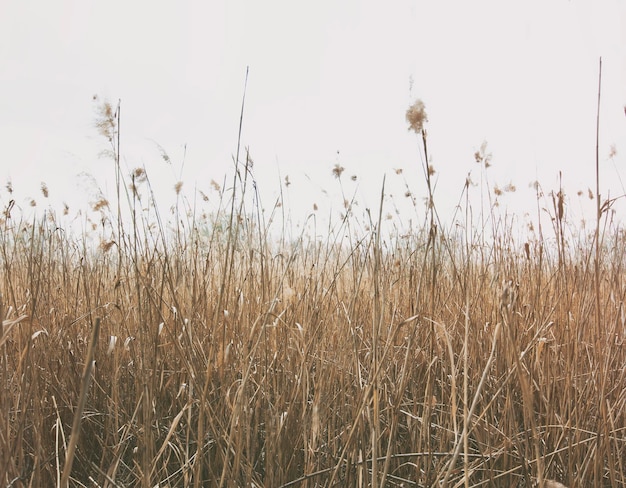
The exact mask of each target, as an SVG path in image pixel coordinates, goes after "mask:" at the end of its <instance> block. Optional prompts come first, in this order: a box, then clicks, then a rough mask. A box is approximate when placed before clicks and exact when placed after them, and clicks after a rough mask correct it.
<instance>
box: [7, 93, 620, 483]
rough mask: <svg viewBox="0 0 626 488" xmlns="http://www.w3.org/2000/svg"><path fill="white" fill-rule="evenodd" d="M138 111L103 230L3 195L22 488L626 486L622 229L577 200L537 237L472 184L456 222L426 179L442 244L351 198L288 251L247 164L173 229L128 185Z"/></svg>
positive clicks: (429, 225)
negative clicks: (577, 218) (213, 203)
mask: <svg viewBox="0 0 626 488" xmlns="http://www.w3.org/2000/svg"><path fill="white" fill-rule="evenodd" d="M412 110H413V112H411V111H410V113H408V114H407V119H408V120H409V122H410V123H411V124H412V125H413V129H414V130H415V131H416V132H417V133H418V135H419V143H420V147H421V148H422V154H423V153H424V152H425V151H426V147H427V146H426V133H425V132H424V130H423V127H422V124H423V123H424V122H425V121H426V119H425V114H424V113H423V104H422V105H421V106H419V105H416V106H414V107H413V108H412ZM419 110H421V111H422V115H421V116H420V115H419V114H416V113H415V111H419ZM117 115H119V113H118V114H116V113H115V110H113V109H112V108H111V107H110V106H107V105H104V109H103V111H102V112H101V114H100V117H101V118H100V119H99V121H100V122H99V128H100V130H101V132H103V134H105V135H106V136H107V139H108V140H109V142H110V143H111V146H110V147H111V155H112V159H113V162H114V166H115V172H116V177H117V181H118V187H117V188H118V193H117V196H115V195H113V196H111V197H110V200H111V202H114V203H110V202H109V201H106V200H104V199H100V201H98V202H97V203H95V204H94V206H93V209H92V210H94V212H95V215H98V216H99V220H96V224H95V225H94V228H93V229H90V230H89V232H85V234H84V235H81V236H79V237H75V235H76V234H74V233H72V232H70V230H69V229H65V228H64V226H65V225H66V224H65V222H66V221H65V220H64V217H63V216H58V215H56V214H55V213H54V212H51V211H47V212H46V213H45V214H44V215H40V216H39V217H38V218H35V219H34V220H32V221H30V220H29V221H24V220H22V217H21V214H20V210H19V209H18V208H17V207H15V206H13V204H12V203H10V202H9V201H8V200H5V201H3V206H4V214H3V216H2V227H1V232H0V264H1V275H0V291H1V292H2V303H1V304H0V307H1V308H0V310H1V313H2V317H1V319H2V323H3V328H2V334H1V336H0V337H1V338H0V352H1V357H0V380H1V381H0V384H1V385H2V386H1V388H2V393H1V395H0V411H1V412H2V418H3V421H2V425H1V427H0V473H1V479H0V483H1V484H2V485H3V486H13V487H18V486H54V485H64V486H65V485H67V484H69V485H70V486H88V487H92V486H107V487H114V486H119V487H122V486H144V487H154V486H171V487H174V486H176V487H186V486H196V487H198V486H229V487H230V486H242V487H243V486H245V487H261V486H265V487H279V486H297V487H316V486H380V487H382V486H405V487H408V486H507V487H508V486H520V487H521V486H525V487H530V486H535V485H536V484H539V485H542V486H552V487H554V486H559V485H558V484H557V480H558V481H559V482H561V483H563V484H564V485H566V486H570V487H573V486H623V485H624V484H626V440H625V439H626V369H625V368H624V365H625V364H626V347H625V346H624V339H625V335H626V325H625V320H626V319H625V318H626V310H625V309H624V298H625V294H626V272H625V271H626V270H625V269H624V267H625V266H626V263H625V262H624V260H625V257H626V239H625V238H624V235H623V233H622V231H621V230H620V229H619V228H617V227H616V226H615V225H613V224H611V222H610V221H607V220H606V219H607V216H608V213H607V212H602V213H601V215H600V218H599V220H598V222H599V223H600V227H599V232H598V233H597V235H591V236H586V235H583V234H581V233H580V232H579V231H577V230H576V229H575V228H574V227H573V226H572V225H570V224H569V223H568V222H567V221H566V219H565V212H564V210H563V208H564V205H565V204H566V203H565V201H564V196H563V193H562V192H559V193H555V194H554V196H553V200H552V206H551V207H550V208H551V209H552V212H551V214H552V223H553V227H552V228H551V229H543V230H542V229H540V228H537V229H536V230H535V231H534V232H530V231H529V232H528V237H525V238H524V239H523V240H520V239H519V238H517V237H515V236H518V235H519V232H518V231H517V230H514V229H513V224H512V223H511V220H510V219H509V218H508V217H507V215H506V214H505V215H501V214H499V213H498V209H497V208H495V207H494V205H490V206H489V205H486V207H485V208H486V211H485V212H480V213H479V212H476V214H477V215H479V216H478V217H475V218H474V219H475V220H476V221H473V217H472V216H471V215H472V213H471V212H470V204H469V203H467V200H466V199H465V197H466V196H467V192H470V191H483V192H485V195H486V197H492V196H493V197H495V195H493V194H492V193H493V192H492V191H491V190H489V188H488V187H487V186H483V187H482V188H480V189H478V190H472V188H471V186H470V185H469V182H468V185H467V186H466V188H465V190H464V194H463V196H462V198H461V200H460V202H461V205H460V213H459V215H457V216H456V223H457V225H455V226H454V227H451V228H446V227H445V226H444V225H442V224H441V222H440V221H439V218H438V216H437V212H436V205H435V197H434V196H433V191H432V186H431V183H430V176H431V175H432V174H433V170H432V168H431V166H430V165H428V164H424V165H423V166H424V177H425V180H426V184H427V191H428V197H427V203H428V205H426V216H425V219H424V225H423V226H422V227H421V228H417V229H413V230H412V232H410V233H407V234H403V235H399V233H397V232H394V231H393V230H387V231H385V232H382V229H383V228H384V226H385V222H386V221H385V219H384V215H385V214H384V213H382V212H381V213H380V214H378V212H375V213H374V212H372V214H371V215H369V216H368V215H366V216H364V217H362V218H360V217H357V216H355V215H354V213H352V212H350V208H349V203H348V211H347V212H346V215H345V216H344V218H343V219H339V220H338V221H336V222H333V223H332V224H331V226H330V227H329V228H328V229H327V231H326V234H327V237H325V238H323V239H320V238H316V237H308V233H307V232H303V233H302V235H300V236H288V235H287V233H286V232H282V233H279V235H278V237H277V235H276V234H277V233H276V232H275V227H276V225H275V223H276V221H277V219H278V217H277V215H279V213H277V215H273V216H272V218H271V219H270V218H268V220H266V216H265V214H264V213H263V212H262V211H261V210H260V209H259V206H258V205H252V204H251V203H250V202H251V201H255V200H253V199H251V198H250V194H251V192H253V186H252V184H251V178H252V170H253V168H251V167H250V165H249V164H248V163H246V160H247V158H243V159H244V161H243V162H242V163H240V164H239V165H237V171H235V174H234V175H233V178H232V180H231V181H232V184H230V183H229V184H228V185H226V188H222V187H220V186H219V185H217V184H214V186H215V188H214V189H213V190H212V191H211V192H209V193H210V195H209V196H206V195H205V197H206V198H211V199H214V200H215V199H217V200H218V201H219V208H218V209H217V210H216V211H215V212H213V213H211V214H209V215H205V216H203V215H202V214H201V212H200V211H196V210H195V207H194V206H193V205H190V204H189V203H188V200H186V199H185V198H184V197H183V194H184V191H185V189H184V187H183V188H181V186H180V185H177V186H176V191H175V192H173V193H175V198H176V199H177V200H176V201H177V204H176V205H175V206H174V207H173V208H172V212H171V213H169V214H168V215H170V216H171V218H168V217H167V216H165V215H161V214H160V213H159V211H158V208H159V207H158V205H156V203H155V201H154V200H153V195H152V194H151V189H150V181H149V179H148V175H147V174H146V173H145V172H144V171H143V170H138V171H135V172H133V173H132V174H131V175H124V174H123V173H122V171H121V170H120V164H119V145H118V144H117V141H118V140H117V138H116V135H118V134H117V132H116V130H117V122H118V119H117V118H116V117H117ZM476 159H477V162H478V163H480V165H481V167H482V171H487V165H488V163H489V161H488V159H489V157H488V155H487V154H486V148H485V147H483V148H482V150H481V151H479V152H478V153H477V155H476ZM237 160H239V157H238V156H237ZM425 160H426V161H428V159H427V156H426V159H425ZM477 167H478V166H477ZM339 169H342V168H339V167H337V168H336V169H335V176H336V177H337V178H338V179H339V183H338V184H340V181H341V171H339ZM329 171H330V170H329ZM10 190H11V191H12V189H10ZM42 190H43V188H42ZM50 191H53V188H50ZM383 191H384V190H383ZM47 192H48V188H47V187H46V189H45V193H47ZM9 198H10V195H9ZM485 200H488V198H486V199H485ZM547 201H548V203H549V202H550V200H549V199H548V200H547ZM463 202H466V203H465V204H464V203H463ZM381 205H382V199H381ZM277 208H279V207H277ZM272 220H273V222H274V223H272ZM272 226H273V227H272ZM270 227H271V229H270ZM388 227H390V228H392V226H389V225H388ZM363 229H366V230H363ZM318 231H319V230H318ZM318 233H319V232H318ZM313 235H315V234H313ZM94 242H99V243H100V244H99V245H97V246H96V245H94Z"/></svg>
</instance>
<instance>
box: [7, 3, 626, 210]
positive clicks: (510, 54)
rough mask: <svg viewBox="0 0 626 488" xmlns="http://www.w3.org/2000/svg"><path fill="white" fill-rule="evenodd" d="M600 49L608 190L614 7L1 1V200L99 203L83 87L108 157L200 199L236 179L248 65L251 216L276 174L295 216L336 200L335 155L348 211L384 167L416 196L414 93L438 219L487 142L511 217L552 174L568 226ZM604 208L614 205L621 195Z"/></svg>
mask: <svg viewBox="0 0 626 488" xmlns="http://www.w3.org/2000/svg"><path fill="white" fill-rule="evenodd" d="M600 56H602V59H603V85H602V97H603V101H602V121H601V131H602V134H601V146H600V158H601V168H602V187H603V188H602V191H603V193H605V195H606V194H609V192H610V194H611V195H612V196H618V195H619V194H622V193H624V188H623V186H622V184H621V179H626V157H625V156H626V116H625V113H624V105H626V4H625V3H624V2H621V1H617V0H613V1H611V0H605V1H602V2H598V1H591V0H589V1H582V0H578V1H576V0H571V1H565V0H561V1H557V0H554V1H549V2H548V1H544V0H541V1H539V0H537V1H535V0H531V1H526V2H508V1H482V0H479V1H473V2H465V1H463V2H461V1H458V2H427V1H419V0H398V1H390V2H378V1H370V0H365V1H355V0H346V1H341V2H337V1H334V0H322V1H317V2H300V1H293V0H291V1H274V0H272V1H267V2H258V1H234V0H231V1H228V0H213V1H209V2H191V1H189V2H165V1H156V2H155V1H150V2H148V1H133V2H127V1H117V0H109V1H106V2H102V1H99V2H97V1H84V0H82V1H70V0H62V1H57V2H45V1H32V0H31V1H23V0H20V1H16V0H3V1H2V2H1V3H0V83H1V84H0V86H1V87H2V90H1V92H0V146H1V147H2V153H1V154H2V156H1V159H0V183H1V187H0V198H1V201H2V202H3V203H4V204H6V202H7V201H8V198H9V195H8V194H7V192H6V190H5V188H4V187H5V183H6V182H7V181H9V180H10V181H11V182H12V184H13V187H14V189H15V194H14V198H16V201H17V203H18V204H19V205H20V206H24V207H26V206H27V203H26V202H28V201H29V200H30V197H34V198H36V200H37V201H38V208H39V207H41V206H44V207H45V205H57V203H56V202H60V201H67V202H69V203H70V205H71V206H73V207H75V206H77V205H80V202H82V201H85V200H88V199H89V198H90V196H89V195H90V194H92V195H93V190H92V189H87V190H80V187H81V186H82V187H83V188H85V185H86V183H85V181H87V179H86V178H85V176H84V174H90V175H93V177H94V178H95V180H96V181H97V183H98V184H99V185H100V186H101V187H102V189H103V191H104V192H105V193H107V194H108V195H109V196H110V198H111V199H112V198H113V187H112V183H111V182H112V181H113V168H112V164H111V162H110V161H108V160H106V159H103V158H101V157H99V156H98V155H99V152H100V151H101V150H102V149H103V148H104V147H105V144H104V141H103V140H102V138H101V137H99V136H98V135H97V132H96V130H95V129H94V127H93V123H94V113H95V112H94V102H93V101H92V96H93V95H98V96H99V97H100V99H101V100H102V99H108V100H110V101H111V102H112V103H113V104H116V103H117V101H118V100H119V99H121V103H122V112H121V114H122V156H123V161H122V164H123V167H124V168H128V170H130V169H132V168H135V167H139V166H145V168H146V169H147V171H148V173H149V175H150V177H151V178H152V180H153V181H154V184H155V187H156V188H157V190H158V194H157V198H159V199H161V200H162V201H163V202H164V204H169V202H172V201H173V199H174V190H173V185H174V182H175V181H177V180H178V179H181V180H183V181H184V189H185V191H186V194H187V195H189V196H191V195H193V189H194V187H197V188H199V189H201V190H202V191H204V192H205V193H210V189H211V185H210V181H211V179H213V180H216V181H218V182H220V183H221V182H222V181H223V178H224V176H225V175H226V174H230V173H231V172H232V159H233V156H234V154H235V151H236V143H237V130H238V122H239V114H240V108H241V99H242V94H243V89H244V79H245V72H246V67H247V66H249V69H250V71H249V78H248V85H247V94H246V107H245V114H244V124H243V145H244V147H249V149H250V152H251V154H252V157H253V159H254V163H255V165H254V175H255V178H256V180H257V183H258V188H259V190H260V193H261V197H262V199H263V204H264V206H265V207H266V208H268V207H271V206H272V204H273V202H274V199H275V197H276V195H277V192H278V188H279V184H280V183H281V181H283V182H284V178H285V176H288V177H289V180H290V182H291V185H290V186H289V187H288V188H285V187H284V186H283V190H285V191H286V193H285V198H287V200H288V202H287V203H288V205H289V208H290V209H291V212H292V214H294V219H303V218H304V217H305V216H306V215H307V214H308V213H310V212H312V210H313V204H317V205H318V208H320V209H322V210H320V211H324V212H326V211H327V208H328V207H329V206H332V207H333V208H337V209H338V207H340V206H341V205H340V202H341V200H339V201H337V200H336V199H337V196H338V195H339V194H340V189H339V184H338V182H337V181H336V180H334V179H333V177H332V168H333V166H334V165H335V164H340V165H341V166H343V167H345V173H344V175H343V177H342V184H343V190H344V192H345V194H346V196H352V194H353V193H354V194H356V199H357V201H358V202H359V206H360V208H366V207H370V208H373V209H377V207H378V203H379V195H380V188H381V184H382V180H383V175H386V176H387V185H388V186H387V191H388V193H390V194H393V195H394V197H395V202H396V204H398V205H406V204H407V203H408V200H409V199H407V198H405V197H404V193H405V187H404V185H405V182H406V183H408V185H409V188H410V190H411V191H412V192H413V194H414V195H415V196H416V198H418V200H419V199H421V198H422V197H423V196H424V195H425V193H424V192H425V189H424V182H423V180H424V178H423V176H422V169H421V161H420V157H419V152H418V140H417V138H416V136H415V135H414V134H412V133H410V132H408V131H407V123H406V121H405V118H404V117H405V112H406V109H407V108H408V106H409V105H410V104H411V103H412V102H413V101H414V100H415V99H416V98H420V99H422V100H423V101H424V103H425V105H426V110H427V113H428V117H429V122H428V124H427V130H428V138H429V139H428V144H429V156H430V157H431V162H432V164H433V166H434V168H435V170H436V174H435V177H436V178H437V193H436V196H435V198H436V202H439V205H438V208H439V210H440V212H441V213H442V214H444V217H445V215H448V214H451V212H452V208H453V206H454V204H455V203H456V202H457V201H458V199H459V196H460V194H461V190H462V188H463V184H464V181H465V178H466V176H467V174H468V173H470V172H471V173H472V179H473V180H474V181H475V182H479V181H480V167H479V166H478V165H477V164H476V163H475V161H474V158H473V154H474V152H475V151H476V149H478V148H479V147H480V145H481V143H482V142H483V141H485V140H486V141H487V142H488V148H489V151H490V152H491V153H492V154H493V159H492V167H491V168H490V169H489V171H488V177H489V181H490V183H491V184H492V185H498V186H499V187H501V188H504V187H505V186H506V185H508V184H510V183H512V184H513V185H515V186H516V188H517V191H516V193H515V194H509V193H507V194H504V195H503V196H502V197H501V202H502V205H509V206H510V208H511V209H513V211H514V212H516V213H518V214H519V215H520V218H522V216H523V215H524V213H525V212H536V203H535V199H534V197H532V192H531V190H530V189H529V184H530V183H531V182H532V181H535V180H539V182H540V183H541V184H542V186H543V187H544V189H545V190H546V191H550V190H556V189H558V173H559V171H562V172H563V184H564V187H565V189H566V191H567V195H568V198H569V199H570V200H569V208H570V212H572V213H571V216H572V219H577V218H579V217H580V212H581V211H580V209H581V205H582V206H587V207H589V208H593V202H589V200H588V199H587V189H588V188H591V189H594V164H595V162H594V158H595V153H594V151H595V113H596V102H597V84H598V58H599V57H600ZM157 144H158V145H160V146H161V147H163V148H164V149H165V150H166V151H167V153H168V154H169V156H170V157H171V160H172V163H173V164H172V165H167V164H166V163H164V162H163V160H162V159H161V158H160V156H159V149H158V146H157ZM185 146H186V157H185V164H184V167H183V165H182V161H183V155H184V149H183V148H184V147H185ZM612 146H614V147H615V149H616V150H617V154H616V155H615V156H614V157H613V158H612V159H609V153H610V152H611V147H612ZM398 168H402V169H403V173H402V174H401V175H398V174H396V171H395V170H396V169H398ZM81 174H82V175H83V176H79V175H81ZM353 175H356V176H357V181H356V182H354V181H352V180H351V179H350V177H351V176H353ZM42 181H45V182H46V184H47V185H48V187H49V189H50V195H51V197H50V200H49V201H45V200H44V199H43V198H42V196H41V193H40V192H39V187H40V184H41V182H42ZM579 190H582V191H584V195H585V198H584V199H581V198H579V197H578V196H577V195H576V192H577V191H579ZM473 192H474V194H478V193H479V189H478V188H476V189H474V190H473ZM85 194H86V195H85ZM81 199H82V200H81ZM338 202H339V203H338ZM399 202H403V203H399ZM386 206H387V210H388V211H392V206H393V202H392V201H391V200H388V201H387V203H386ZM418 206H419V212H420V215H422V216H423V207H422V204H421V202H420V203H418ZM615 208H616V209H618V210H619V211H620V212H621V213H622V214H623V213H624V211H626V201H625V202H620V203H618V204H616V207H615ZM412 216H413V218H414V219H415V218H416V216H415V213H413V215H412ZM409 218H411V215H405V219H406V220H408V219H409Z"/></svg>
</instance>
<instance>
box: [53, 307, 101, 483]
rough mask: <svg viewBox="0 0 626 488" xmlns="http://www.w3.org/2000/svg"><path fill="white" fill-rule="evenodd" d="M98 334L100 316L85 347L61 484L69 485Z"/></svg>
mask: <svg viewBox="0 0 626 488" xmlns="http://www.w3.org/2000/svg"><path fill="white" fill-rule="evenodd" d="M99 335H100V318H99V317H98V318H96V321H95V324H94V327H93V330H92V332H91V339H90V341H89V347H88V349H87V357H86V358H85V369H84V370H83V376H82V381H81V384H80V397H79V399H78V405H77V406H76V410H75V412H74V421H73V423H72V433H71V434H70V442H69V444H68V446H67V452H66V453H65V464H64V466H63V473H62V475H61V486H62V487H66V486H69V480H70V475H71V473H72V464H73V463H74V453H75V451H76V445H77V444H78V437H79V436H80V424H81V421H82V418H83V411H84V409H85V404H86V403H87V395H88V393H89V384H90V383H91V375H92V373H93V369H94V366H95V361H94V353H95V348H96V344H97V343H98V336H99Z"/></svg>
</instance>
